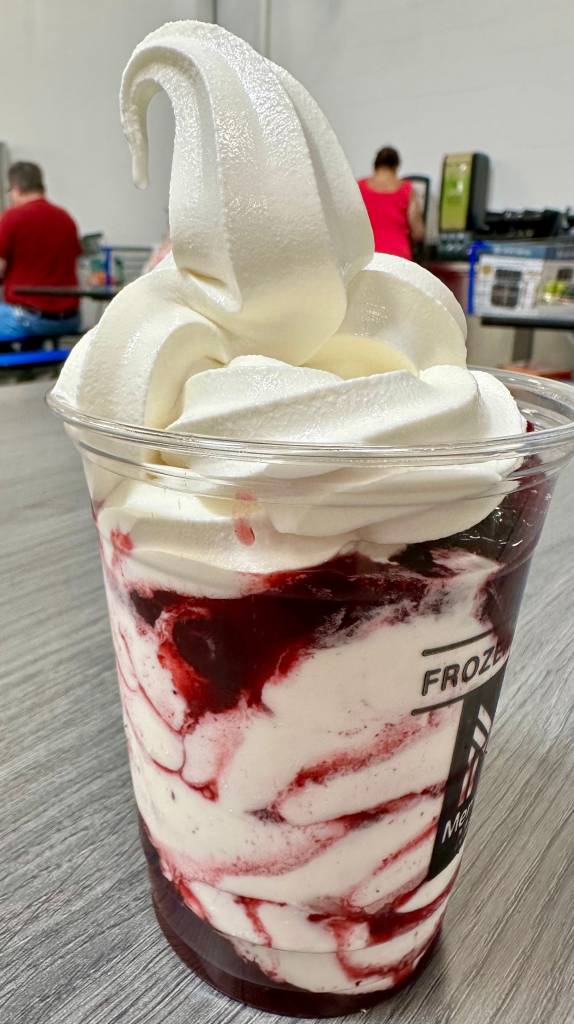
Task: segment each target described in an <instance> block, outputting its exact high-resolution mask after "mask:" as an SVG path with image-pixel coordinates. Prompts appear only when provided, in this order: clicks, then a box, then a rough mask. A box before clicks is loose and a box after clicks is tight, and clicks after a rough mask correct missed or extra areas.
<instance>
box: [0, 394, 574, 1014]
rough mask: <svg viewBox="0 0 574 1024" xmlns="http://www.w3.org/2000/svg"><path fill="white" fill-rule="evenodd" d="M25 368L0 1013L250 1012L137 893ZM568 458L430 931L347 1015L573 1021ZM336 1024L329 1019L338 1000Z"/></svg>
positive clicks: (78, 518)
mask: <svg viewBox="0 0 574 1024" xmlns="http://www.w3.org/2000/svg"><path fill="white" fill-rule="evenodd" d="M45 390H46V384H45V383H40V384H38V383H36V384H27V385H26V384H23V385H19V386H14V387H6V388H1V389H0V438H1V445H0V480H1V495H2V500H1V502H0V519H1V530H0V555H1V566H2V587H1V593H0V599H1V646H2V659H1V663H2V673H1V685H2V704H1V709H2V729H1V733H0V736H1V738H0V744H1V750H0V780H1V782H0V785H1V794H2V805H1V817H0V830H1V850H0V865H1V884H0V893H1V900H2V903H1V921H2V937H1V945H0V950H1V953H0V957H1V963H0V1022H1V1024H88V1022H89V1024H120V1022H121V1024H227V1022H230V1024H231V1022H233V1024H248V1022H250V1024H252V1022H256V1021H257V1022H261V1024H271V1022H272V1021H281V1020H284V1019H285V1018H275V1017H271V1016H269V1015H267V1014H264V1013H259V1012H257V1011H255V1010H251V1009H248V1008H242V1007H240V1006H239V1005H237V1004H235V1003H233V1002H231V1001H229V1000H227V999H226V998H224V997H223V996H219V995H217V994H215V993H214V992H212V991H211V990H210V989H209V988H208V987H207V986H205V985H204V984H203V983H201V982H199V981H198V980H196V979H195V977H194V976H193V975H192V974H191V973H189V972H188V971H187V969H186V968H185V967H184V966H183V965H182V964H181V963H180V961H179V960H178V959H177V958H176V956H175V955H174V954H173V953H172V951H171V949H170V948H169V947H168V946H167V945H166V943H165V941H164V939H163V937H162V935H161V934H160V932H159V930H158V928H157V926H156V924H155V919H154V916H153V913H152V911H151V908H150V903H149V899H148V892H147V884H146V875H145V871H144V863H143V858H142V855H141V853H140V849H139V842H138V835H137V828H136V819H135V813H134V804H133V801H132V796H131V790H130V781H129V775H128V767H127V760H126V753H125V750H124V740H123V734H122V727H121V721H120V709H119V701H118V698H117V693H116V680H115V676H114V665H113V658H112V647H111V641H110V636H109V631H108V625H107V621H106V609H105V605H104V595H103V589H102V584H101V579H100V569H99V565H98V554H97V548H96V541H95V534H94V528H93V524H92V521H91V518H90V515H89V510H88V502H87V498H86V494H85V490H84V482H83V477H82V472H81V466H80V462H79V458H78V456H77V455H76V454H75V452H74V450H73V448H72V445H71V443H70V442H69V440H68V439H67V437H66V436H65V434H64V431H63V429H62V426H61V424H59V423H58V422H56V420H55V419H54V418H53V417H52V416H51V415H50V413H49V412H48V410H47V409H46V408H45V406H44V402H43V395H44V391H45ZM573 504H574V471H573V470H572V469H570V470H567V471H566V472H565V473H564V474H563V478H562V480H561V482H560V485H559V487H558V490H557V494H556V497H555V499H554V507H553V509H552V511H551V515H550V519H549V522H548V524H547V526H546V531H545V534H544V538H543V541H542V543H541V545H540V549H539V552H538V554H537V557H536V559H535V562H534V566H533V570H532V573H531V578H530V583H529V587H528V592H527V596H526V598H525V600H524V605H523V611H522V617H521V621H520V626H519V629H518V632H517V635H516V639H515V643H514V650H513V654H512V657H511V663H510V668H509V671H508V673H507V676H506V682H505V687H504V689H503V696H502V699H501V706H500V709H499V712H498V716H497V723H496V727H495V731H494V738H493V742H492V745H491V750H490V753H489V757H488V761H487V765H486V768H485V772H484V775H483V779H482V783H481V791H480V794H479V799H478V805H477V808H476V810H475V813H474V816H473V822H472V825H471V830H470V835H469V842H468V845H467V851H466V855H465V860H464V863H463V870H462V873H461V876H460V879H459V882H458V886H457V888H456V890H455V893H454V895H453V897H452V899H451V902H450V905H449V910H448V912H447V916H446V924H445V930H444V938H443V940H442V943H441V946H440V948H439V951H438V953H437V955H436V956H435V959H434V960H433V962H432V963H431V965H430V966H429V968H428V969H427V971H426V973H425V974H424V975H423V976H422V977H421V978H420V980H419V981H418V982H417V983H416V984H414V985H413V986H412V987H411V988H408V989H406V990H404V991H403V992H402V993H401V994H399V995H398V996H396V997H393V998H391V999H390V1000H389V1001H387V1002H385V1003H383V1004H382V1005H381V1006H380V1007H378V1008H376V1009H374V1010H371V1011H369V1012H368V1013H364V1014H363V1015H362V1016H360V1017H356V1018H354V1019H356V1020H365V1021H368V1022H369V1024H390V1022H400V1024H451V1022H452V1024H491V1022H492V1024H495V1022H496V1024H572V1022H573V1021H574V815H573V813H572V812H573V809H574V710H573V701H572V694H573V685H572V673H573V668H572V661H573V654H574V636H573V629H572V627H573V622H574V616H573V610H574V593H573V590H574V587H573V583H574V572H573V559H572V548H573V542H574V526H573V525H572V524H573V517H572V507H573ZM347 1019H349V1020H351V1018H347Z"/></svg>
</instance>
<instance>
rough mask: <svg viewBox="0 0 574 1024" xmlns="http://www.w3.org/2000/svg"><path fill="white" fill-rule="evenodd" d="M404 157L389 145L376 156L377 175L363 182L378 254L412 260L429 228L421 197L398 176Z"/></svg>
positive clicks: (364, 196)
mask: <svg viewBox="0 0 574 1024" xmlns="http://www.w3.org/2000/svg"><path fill="white" fill-rule="evenodd" d="M400 162H401V161H400V157H399V154H398V153H397V151H396V149H393V147H392V146H385V147H384V148H383V149H381V150H379V152H378V153H377V155H376V157H375V163H374V168H373V175H372V177H371V178H362V179H361V180H360V181H359V188H360V190H361V195H362V197H363V200H364V202H365V206H366V207H367V213H368V214H369V219H370V221H371V227H372V229H373V235H374V237H375V251H376V252H388V253H391V255H393V256H403V257H404V258H405V259H407V260H412V258H413V251H412V247H411V243H412V242H415V243H416V242H422V240H423V238H424V233H425V228H424V223H423V219H422V215H421V211H420V206H419V201H418V198H417V194H416V192H415V190H414V189H413V186H412V185H411V183H410V181H401V179H400V178H399V177H398V175H397V171H398V169H399V164H400Z"/></svg>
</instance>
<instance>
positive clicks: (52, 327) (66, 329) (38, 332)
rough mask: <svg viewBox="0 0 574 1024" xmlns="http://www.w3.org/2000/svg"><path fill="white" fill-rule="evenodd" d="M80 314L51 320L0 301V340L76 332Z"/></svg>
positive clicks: (78, 327) (17, 339)
mask: <svg viewBox="0 0 574 1024" xmlns="http://www.w3.org/2000/svg"><path fill="white" fill-rule="evenodd" d="M79 330H80V314H79V313H76V314H75V316H68V317H66V318H65V319H61V320H58V319H56V320H52V318H51V317H44V316H42V314H41V313H34V312H32V311H31V310H29V309H24V307H23V306H16V305H14V304H13V303H11V302H0V341H20V340H22V339H23V338H55V337H58V336H59V335H62V334H77V333H78V332H79Z"/></svg>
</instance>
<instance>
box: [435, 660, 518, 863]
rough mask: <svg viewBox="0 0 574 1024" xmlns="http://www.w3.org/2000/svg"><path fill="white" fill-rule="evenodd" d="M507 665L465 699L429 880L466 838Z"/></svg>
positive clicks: (452, 856)
mask: <svg viewBox="0 0 574 1024" xmlns="http://www.w3.org/2000/svg"><path fill="white" fill-rule="evenodd" d="M505 667H506V666H505V665H503V667H502V668H501V669H499V671H498V672H497V673H496V675H494V676H492V678H491V679H489V680H488V681H487V682H486V683H483V684H482V686H479V687H477V689H475V690H472V692H471V693H469V694H467V695H466V696H465V697H464V700H463V701H462V711H461V716H460V721H459V725H458V732H457V736H456V740H455V744H454V751H453V755H452V761H451V764H450V771H449V773H448V779H447V783H446V789H445V794H444V801H443V805H442V810H441V814H440V818H439V822H438V828H437V833H436V839H435V844H434V849H433V852H432V856H431V861H430V867H429V872H428V875H427V879H431V878H434V877H435V876H436V875H438V874H440V872H441V871H443V870H444V869H445V868H446V867H447V866H448V865H449V864H450V862H451V860H453V859H454V858H455V857H456V855H457V853H459V852H460V850H461V848H462V844H463V843H464V840H465V838H466V833H467V831H468V826H469V822H470V816H471V814H472V808H473V806H474V799H475V796H476V791H477V787H478V782H479V779H480V773H481V771H482V764H483V761H484V757H485V754H486V750H487V747H488V740H489V737H490V731H491V729H492V723H493V721H494V713H495V711H496V705H497V704H498V698H499V696H500V690H501V687H502V680H503V678H504V670H505Z"/></svg>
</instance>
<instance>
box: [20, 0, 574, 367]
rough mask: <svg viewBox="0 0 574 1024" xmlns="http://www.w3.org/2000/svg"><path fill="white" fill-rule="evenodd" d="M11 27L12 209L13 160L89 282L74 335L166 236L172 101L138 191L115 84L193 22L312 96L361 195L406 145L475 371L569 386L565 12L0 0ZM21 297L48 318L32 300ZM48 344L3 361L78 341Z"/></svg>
mask: <svg viewBox="0 0 574 1024" xmlns="http://www.w3.org/2000/svg"><path fill="white" fill-rule="evenodd" d="M0 18H1V32H0V69H1V72H0V73H1V75H2V83H3V88H2V89H1V90H0V177H1V179H2V198H1V200H0V204H1V206H9V205H10V193H9V187H10V182H9V181H8V177H7V175H8V169H9V167H10V166H11V165H12V164H14V163H15V162H24V163H27V162H33V163H35V164H38V165H39V166H40V167H41V168H42V171H43V174H44V178H45V185H46V194H47V196H48V197H49V199H50V201H51V202H53V203H55V204H58V205H59V206H61V207H64V208H65V210H66V211H68V212H69V213H70V214H71V216H72V217H73V219H74V220H75V222H76V224H77V227H78V234H79V236H80V237H81V240H82V241H81V244H82V255H81V257H80V261H79V265H78V281H77V285H70V284H69V283H68V282H66V283H65V285H61V286H59V285H55V287H60V290H61V288H62V287H68V290H70V289H71V288H72V287H76V286H77V289H78V295H77V299H78V300H79V301H80V302H81V318H82V322H81V329H84V328H85V327H89V326H90V325H91V324H92V323H94V322H95V321H96V320H97V318H98V316H99V315H101V311H102V309H103V308H105V304H106V302H107V301H109V298H110V297H111V295H112V294H114V293H115V291H116V290H117V288H118V287H121V286H122V285H123V284H124V283H125V282H126V281H127V280H129V279H130V278H131V277H133V276H134V275H135V274H137V273H140V272H141V270H142V269H143V267H144V265H145V264H146V262H147V261H148V260H149V258H150V253H151V252H152V251H153V249H154V247H156V246H158V245H159V244H160V243H161V242H162V240H164V241H165V240H166V236H167V234H168V223H167V198H168V189H169V172H170V164H171V143H172V130H173V126H172V117H171V113H170V112H169V108H168V102H167V100H166V99H165V97H164V96H163V94H162V95H159V96H158V97H157V98H156V99H155V100H154V103H153V104H152V108H151V111H150V140H151V147H150V154H151V166H150V179H151V184H150V187H149V189H148V190H147V191H145V192H139V191H138V190H137V189H135V188H134V187H133V185H132V182H131V172H130V157H129V152H128V147H127V145H126V143H125V141H124V138H123V135H122V132H121V128H120V123H119V116H118V99H117V97H118V89H119V82H120V78H121V73H122V70H123V68H124V66H125V64H126V61H127V59H128V57H129V55H130V53H131V51H132V49H133V47H134V46H135V45H136V44H137V43H138V42H139V41H140V40H141V39H142V37H143V36H144V35H145V34H146V33H147V32H149V31H151V30H152V29H154V28H156V27H157V26H158V25H160V24H161V23H162V22H164V21H168V20H175V19H180V18H199V19H203V20H206V21H217V22H218V23H219V24H221V25H223V26H225V27H227V28H229V29H231V30H232V31H233V32H235V33H237V34H238V35H241V36H243V37H244V38H246V39H247V40H248V41H249V42H250V43H251V44H252V45H254V46H255V47H257V48H258V49H259V50H260V51H262V52H264V53H265V54H266V55H268V56H270V57H271V59H272V60H274V61H276V62H278V63H280V64H282V65H284V66H285V67H286V68H287V69H288V70H289V71H291V72H292V73H293V74H294V75H295V77H297V78H298V79H299V80H300V81H301V82H302V83H303V84H304V85H305V86H306V87H307V88H308V89H309V91H310V92H311V93H312V95H313V96H314V97H315V98H316V99H317V101H318V102H319V104H320V105H321V107H322V108H323V110H324V111H325V113H326V114H327V116H328V117H329V119H330V120H331V123H332V124H333V127H334V129H335V131H336V133H337V134H338V136H339V139H340V141H341V143H342V145H343V147H344V149H345V151H346V153H347V156H348V158H349V161H350V163H351V166H352V169H353V172H354V173H355V175H356V177H357V178H358V179H365V180H366V181H367V183H368V184H367V188H370V187H371V185H372V183H373V182H374V179H373V178H371V177H370V176H371V175H372V174H373V159H374V157H375V154H376V153H377V152H378V151H379V150H380V149H381V147H383V146H389V145H391V146H393V147H395V148H396V149H397V150H398V151H399V153H400V157H401V164H400V167H399V169H398V170H397V174H398V175H399V176H400V178H401V180H402V179H403V178H405V177H407V178H409V179H411V182H412V189H413V191H414V192H415V194H416V196H417V202H418V205H419V209H420V213H421V215H422V216H423V219H424V241H420V240H419V241H418V242H416V238H415V235H412V240H413V242H416V244H415V245H414V249H413V255H414V258H415V259H417V260H419V261H420V262H422V263H423V264H425V265H427V266H429V267H430V269H432V270H433V272H435V273H437V274H438V275H439V276H440V277H442V278H443V280H445V281H446V283H447V284H449V286H450V287H451V288H452V289H453V290H454V291H455V293H456V294H457V296H458V297H459V299H460V300H461V301H462V302H463V304H464V305H465V307H466V308H467V310H468V312H469V314H471V323H470V335H469V357H470V360H471V361H472V362H475V363H480V364H483V365H498V366H501V365H508V364H509V363H524V364H528V365H531V366H534V368H535V369H538V370H539V372H541V373H548V372H551V373H555V374H556V375H561V376H565V377H567V376H569V375H570V373H571V371H572V368H573V367H574V344H573V334H572V331H574V285H573V277H574V236H573V234H572V224H573V223H574V217H571V210H570V208H571V207H574V174H573V171H574V139H573V136H572V130H571V126H570V116H569V115H570V106H571V97H572V94H573V91H574V89H573V86H574V68H573V62H572V59H571V42H572V38H573V34H574V7H573V6H572V4H571V3H569V2H568V0H547V2H546V4H544V5H530V4H525V3H524V2H523V0H506V3H504V4H500V2H499V0H481V2H480V3H478V2H465V3H461V2H460V0H215V2H212V0H121V2H118V0H99V2H98V4H87V3H81V2H80V3H78V0H50V3H46V2H45V0H19V2H18V3H14V2H13V0H0ZM369 183H370V184H369ZM374 190H375V191H377V186H376V184H375V186H374ZM383 190H384V189H383ZM25 284H28V285H30V286H31V287H36V288H39V287H41V286H43V282H40V283H39V284H38V283H37V284H36V285H34V282H33V281H32V280H27V281H26V282H25ZM44 286H45V285H44ZM98 289H100V292H98ZM469 290H470V297H469ZM90 292H91V294H90ZM21 298H22V299H25V298H27V302H24V305H25V306H28V307H30V309H32V310H36V311H40V312H47V310H46V308H45V304H44V305H42V297H41V296H40V295H39V294H38V293H32V294H31V295H30V294H28V295H27V296H24V295H23V293H21ZM70 298H73V300H74V301H76V296H70ZM70 311H71V307H68V309H65V310H63V312H64V313H66V312H68V313H69V312H70ZM78 330H79V329H78ZM76 333H78V332H76ZM52 334H53V337H52V338H51V337H50V336H49V333H48V334H46V333H44V335H42V341H41V345H40V343H38V345H34V344H24V345H21V344H20V341H19V340H18V339H10V338H5V339H2V338H1V337H0V348H2V352H0V359H4V358H5V357H8V356H10V355H18V354H22V353H24V354H25V350H26V349H29V350H30V351H33V350H34V348H41V349H42V350H43V351H45V352H46V351H56V350H59V351H64V349H65V347H66V346H69V344H71V343H73V341H74V332H72V333H71V334H69V335H64V334H60V335H59V334H58V332H57V330H56V328H54V330H53V332H52ZM62 339H63V340H62ZM24 340H25V341H26V339H24ZM2 346H3V347H2ZM32 362H33V360H31V361H30V365H31V364H32ZM46 362H47V363H48V362H49V360H48V359H47V360H46ZM56 362H57V360H56V359H54V364H55V363H56ZM16 364H18V361H17V360H16ZM22 365H23V363H22V360H21V361H20V364H18V366H19V368H21V366H22ZM26 365H28V364H26ZM6 368H8V367H7V366H4V369H6ZM9 368H11V369H13V368H14V364H11V366H10V367H9Z"/></svg>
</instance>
